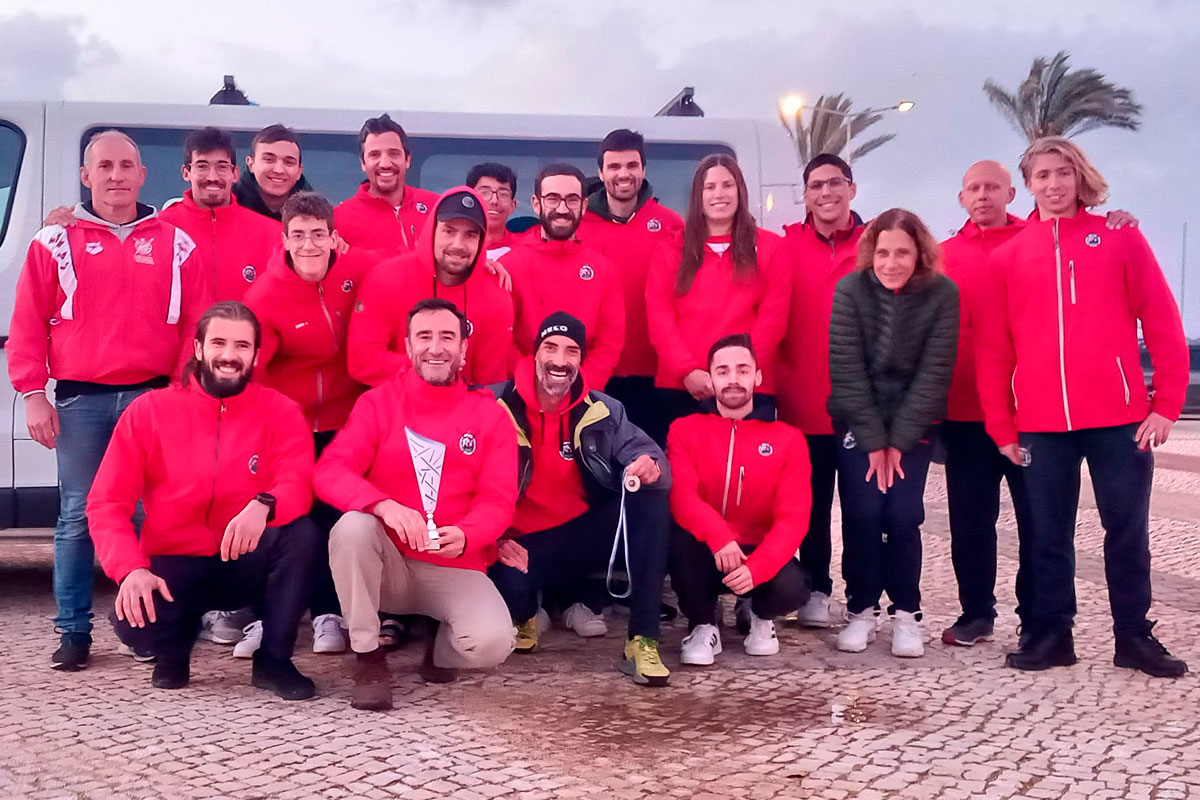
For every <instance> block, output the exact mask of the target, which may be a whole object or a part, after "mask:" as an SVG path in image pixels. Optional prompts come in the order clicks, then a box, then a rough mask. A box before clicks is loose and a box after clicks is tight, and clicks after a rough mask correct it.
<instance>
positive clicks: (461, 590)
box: [329, 511, 516, 668]
mask: <svg viewBox="0 0 1200 800" xmlns="http://www.w3.org/2000/svg"><path fill="white" fill-rule="evenodd" d="M329 566H330V568H331V570H332V571H333V583H334V585H335V586H336V588H337V594H338V600H339V601H340V602H341V604H342V618H343V619H344V620H345V621H346V627H347V628H348V629H349V631H350V648H351V649H352V650H354V652H356V653H369V652H370V651H372V650H375V649H376V648H378V647H379V612H380V611H382V612H384V613H387V614H421V615H423V616H427V617H432V618H434V619H436V620H438V621H439V622H441V623H442V624H441V627H440V628H439V629H438V633H437V639H436V640H435V641H434V646H433V662H434V664H436V665H437V666H439V667H452V668H473V667H494V666H496V665H497V664H501V663H503V662H504V660H505V659H506V658H508V656H509V654H510V653H512V650H513V643H514V641H515V639H516V629H515V628H513V624H512V619H511V617H510V616H509V614H508V606H506V605H505V603H504V598H503V597H501V596H500V593H499V592H498V591H496V587H495V585H494V584H493V583H492V581H491V579H489V578H488V576H487V575H486V574H484V573H482V572H479V571H477V570H473V569H462V568H459V567H449V566H446V567H443V566H440V565H438V564H430V563H428V562H425V561H418V560H416V559H412V558H405V557H404V556H403V555H401V554H400V551H399V550H397V549H396V546H395V545H394V544H393V543H392V541H391V540H390V539H389V538H388V537H387V534H386V533H385V532H384V529H383V524H382V523H381V522H380V521H379V518H378V517H376V516H374V515H373V514H364V513H362V512H360V511H350V512H348V513H346V514H344V515H342V518H341V519H340V520H338V522H337V524H336V525H334V526H333V531H332V532H331V533H330V536H329Z"/></svg>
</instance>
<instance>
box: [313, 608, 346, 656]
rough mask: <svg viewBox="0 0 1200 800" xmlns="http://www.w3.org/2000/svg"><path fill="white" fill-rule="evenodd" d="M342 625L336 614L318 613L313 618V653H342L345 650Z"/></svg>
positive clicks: (344, 636)
mask: <svg viewBox="0 0 1200 800" xmlns="http://www.w3.org/2000/svg"><path fill="white" fill-rule="evenodd" d="M343 625H344V623H343V621H342V618H341V617H339V616H338V615H337V614H319V615H317V618H316V619H314V620H313V622H312V626H313V652H314V653H344V652H346V635H345V634H344V633H343V632H342V626H343Z"/></svg>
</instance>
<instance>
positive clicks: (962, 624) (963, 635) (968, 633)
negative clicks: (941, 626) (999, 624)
mask: <svg viewBox="0 0 1200 800" xmlns="http://www.w3.org/2000/svg"><path fill="white" fill-rule="evenodd" d="M994 628H995V626H994V624H993V622H992V619H991V618H990V617H976V618H975V619H967V618H965V617H959V618H958V621H957V622H955V623H954V624H953V625H951V626H950V627H949V628H946V630H944V631H942V644H949V645H954V646H955V647H974V646H975V645H977V644H979V643H980V642H990V641H991V640H992V633H993V630H994Z"/></svg>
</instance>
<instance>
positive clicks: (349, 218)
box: [333, 181, 438, 255]
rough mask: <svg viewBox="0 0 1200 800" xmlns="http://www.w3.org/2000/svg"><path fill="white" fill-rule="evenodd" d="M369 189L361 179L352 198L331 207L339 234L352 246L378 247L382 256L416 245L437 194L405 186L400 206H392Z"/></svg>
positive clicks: (402, 251) (398, 252)
mask: <svg viewBox="0 0 1200 800" xmlns="http://www.w3.org/2000/svg"><path fill="white" fill-rule="evenodd" d="M369 189H370V185H369V184H368V183H367V182H366V181H363V182H362V183H361V184H360V185H359V187H358V192H357V193H355V195H354V196H353V197H351V198H349V199H347V200H343V201H342V202H341V203H338V205H337V208H335V209H333V227H334V228H335V229H336V230H337V232H338V235H339V236H341V237H342V238H343V239H345V240H346V241H347V242H348V243H349V244H350V245H351V246H352V247H361V248H364V249H366V250H379V251H380V254H381V255H383V254H387V255H398V254H400V253H404V252H407V251H409V250H412V249H413V248H414V247H416V244H417V236H418V235H419V234H420V233H421V231H422V230H423V229H424V228H425V221H426V219H429V218H430V215H429V212H430V211H431V210H432V209H433V207H434V204H435V203H437V199H438V196H437V194H435V193H434V192H430V191H426V190H425V189H418V188H417V187H416V186H405V187H404V198H403V199H402V200H401V201H400V207H399V208H395V207H394V206H392V204H391V203H389V202H388V201H387V200H383V199H381V198H378V197H375V196H373V195H372V194H371V193H370V191H369Z"/></svg>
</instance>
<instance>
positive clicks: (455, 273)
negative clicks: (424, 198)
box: [346, 186, 513, 386]
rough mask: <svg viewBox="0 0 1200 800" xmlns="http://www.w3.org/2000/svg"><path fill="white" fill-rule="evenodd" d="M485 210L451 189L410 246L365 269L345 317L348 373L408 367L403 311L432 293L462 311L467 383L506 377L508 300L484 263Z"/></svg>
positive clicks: (375, 380) (382, 374) (378, 380)
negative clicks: (409, 249)
mask: <svg viewBox="0 0 1200 800" xmlns="http://www.w3.org/2000/svg"><path fill="white" fill-rule="evenodd" d="M484 209H485V206H484V203H483V198H482V197H480V196H479V194H478V193H476V192H475V190H474V189H471V188H469V187H466V186H456V187H454V188H452V189H449V190H448V191H446V192H445V193H444V194H443V195H442V196H441V197H439V198H438V200H437V203H436V205H435V206H434V208H433V210H432V213H431V214H430V215H429V219H428V221H427V222H426V223H425V228H424V230H423V231H422V232H421V238H420V239H419V240H418V242H417V247H416V249H415V250H413V251H412V252H409V253H405V254H404V255H401V256H397V257H396V258H390V259H388V260H386V261H382V262H380V263H379V264H376V265H375V266H374V267H373V268H372V269H371V271H370V272H369V273H368V274H367V277H366V279H365V280H364V281H363V285H362V289H361V290H359V293H358V302H357V303H356V304H355V307H354V313H353V314H351V317H350V335H349V339H348V341H347V353H346V358H347V364H348V366H349V368H350V375H351V377H353V378H354V379H355V380H358V381H361V382H362V383H365V384H368V385H370V386H379V385H381V384H383V383H386V382H387V381H388V380H390V379H391V378H393V377H395V376H396V375H398V374H399V373H401V372H404V371H406V370H408V369H409V368H410V366H411V362H410V361H409V358H408V356H407V355H406V354H405V349H404V340H405V317H406V315H407V314H408V311H409V309H411V308H412V307H413V306H414V305H415V304H416V303H418V302H419V301H421V300H426V299H429V298H431V297H437V298H441V299H443V300H449V301H450V302H452V303H454V305H455V306H456V307H457V308H458V309H459V310H460V311H462V313H463V314H465V315H466V317H467V330H468V332H469V336H470V340H471V346H470V348H468V351H467V357H466V364H465V365H464V367H463V373H462V374H463V378H464V379H465V380H466V381H467V383H469V384H486V383H495V382H497V381H503V380H504V379H505V378H507V377H508V375H509V372H508V358H509V354H510V352H511V351H512V331H513V302H512V295H510V294H509V293H508V291H507V290H505V289H504V288H502V287H501V286H500V285H499V284H498V283H497V281H496V278H495V277H494V276H493V275H490V274H488V272H487V269H486V265H487V247H486V245H485V239H486V237H487V217H486V215H485V210H484Z"/></svg>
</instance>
